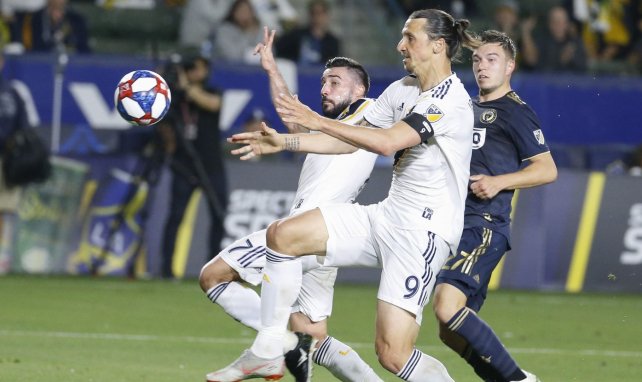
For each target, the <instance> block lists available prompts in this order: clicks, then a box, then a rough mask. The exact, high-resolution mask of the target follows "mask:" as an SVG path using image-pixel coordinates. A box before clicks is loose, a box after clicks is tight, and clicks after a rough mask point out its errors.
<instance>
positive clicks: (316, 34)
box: [275, 0, 341, 64]
mask: <svg viewBox="0 0 642 382" xmlns="http://www.w3.org/2000/svg"><path fill="white" fill-rule="evenodd" d="M308 16H309V21H308V25H305V26H302V27H299V28H295V29H293V30H291V31H290V32H288V33H286V34H284V35H283V37H282V38H281V39H280V40H278V41H277V42H276V46H275V48H276V53H277V56H279V57H282V58H287V59H289V60H292V61H295V62H298V63H302V64H323V63H325V62H326V61H327V60H329V59H330V58H332V57H337V56H340V55H341V54H340V50H341V45H340V42H339V39H338V38H337V37H336V36H335V35H334V34H332V32H330V5H329V4H328V2H327V1H325V0H312V1H310V3H309V4H308Z"/></svg>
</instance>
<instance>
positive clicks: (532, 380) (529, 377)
mask: <svg viewBox="0 0 642 382" xmlns="http://www.w3.org/2000/svg"><path fill="white" fill-rule="evenodd" d="M522 373H524V374H525V375H526V378H524V379H522V380H521V381H520V382H542V381H541V380H540V379H539V378H537V376H536V375H535V374H533V373H529V372H528V371H526V370H524V369H522Z"/></svg>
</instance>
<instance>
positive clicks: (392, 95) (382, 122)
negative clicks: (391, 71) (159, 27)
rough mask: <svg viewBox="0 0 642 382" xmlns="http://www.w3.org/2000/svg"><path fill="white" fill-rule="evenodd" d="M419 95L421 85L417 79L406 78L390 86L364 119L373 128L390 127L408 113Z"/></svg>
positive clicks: (369, 109)
mask: <svg viewBox="0 0 642 382" xmlns="http://www.w3.org/2000/svg"><path fill="white" fill-rule="evenodd" d="M420 94H421V85H420V84H419V80H418V79H417V77H415V76H412V75H410V76H406V77H404V78H402V79H400V80H397V81H395V82H393V83H392V84H390V85H389V86H388V87H387V88H386V90H384V91H383V93H381V95H380V96H379V98H377V101H376V102H375V104H374V105H373V106H372V107H370V108H368V110H367V111H366V114H365V116H364V117H365V119H366V121H368V123H370V124H371V125H373V126H377V127H382V128H387V127H389V126H392V125H394V124H395V122H398V121H401V119H402V118H403V117H405V116H407V115H408V113H410V110H411V109H412V107H413V106H415V103H416V102H417V98H419V95H420Z"/></svg>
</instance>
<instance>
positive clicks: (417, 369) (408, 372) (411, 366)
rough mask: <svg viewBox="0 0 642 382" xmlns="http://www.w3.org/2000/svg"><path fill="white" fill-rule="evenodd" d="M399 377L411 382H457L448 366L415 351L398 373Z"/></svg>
mask: <svg viewBox="0 0 642 382" xmlns="http://www.w3.org/2000/svg"><path fill="white" fill-rule="evenodd" d="M397 377H399V378H401V379H403V380H404V381H409V382H424V381H431V382H455V381H454V380H453V379H452V378H450V375H448V371H447V370H446V366H444V365H443V364H442V363H441V362H439V361H438V360H437V359H436V358H433V357H431V356H429V355H427V354H424V353H422V352H420V351H419V350H417V349H415V350H414V351H413V352H412V354H411V355H410V359H408V362H406V364H405V365H404V367H403V368H401V371H400V372H399V373H397Z"/></svg>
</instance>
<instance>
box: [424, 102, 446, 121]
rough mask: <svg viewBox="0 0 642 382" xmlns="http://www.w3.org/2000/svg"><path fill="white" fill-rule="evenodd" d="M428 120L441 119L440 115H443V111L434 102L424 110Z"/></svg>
mask: <svg viewBox="0 0 642 382" xmlns="http://www.w3.org/2000/svg"><path fill="white" fill-rule="evenodd" d="M424 116H425V117H426V119H427V120H428V122H430V123H434V122H437V121H439V120H440V119H441V117H443V116H444V113H443V112H442V111H441V109H439V108H438V107H437V106H436V105H435V104H432V105H430V106H429V107H428V110H426V114H424Z"/></svg>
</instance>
